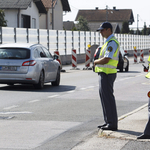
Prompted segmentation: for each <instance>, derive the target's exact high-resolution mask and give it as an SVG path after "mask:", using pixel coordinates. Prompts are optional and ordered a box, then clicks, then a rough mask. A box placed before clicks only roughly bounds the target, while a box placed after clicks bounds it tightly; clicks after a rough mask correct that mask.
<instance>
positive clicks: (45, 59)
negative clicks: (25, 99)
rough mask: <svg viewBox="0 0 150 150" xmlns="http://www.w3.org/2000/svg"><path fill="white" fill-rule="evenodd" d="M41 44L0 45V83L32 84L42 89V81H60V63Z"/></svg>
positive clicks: (56, 82) (56, 83)
mask: <svg viewBox="0 0 150 150" xmlns="http://www.w3.org/2000/svg"><path fill="white" fill-rule="evenodd" d="M57 58H58V57H57V56H55V55H54V56H52V55H51V53H50V52H49V51H48V49H47V48H45V47H44V46H42V45H41V44H29V43H27V44H26V43H23V44H19V43H13V44H2V45H0V84H8V85H14V84H16V83H21V84H33V85H34V87H35V88H37V89H42V88H43V86H44V83H47V82H51V83H52V85H54V86H58V85H59V83H60V64H59V62H58V61H57V60H56V59H57Z"/></svg>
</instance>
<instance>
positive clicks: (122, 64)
mask: <svg viewBox="0 0 150 150" xmlns="http://www.w3.org/2000/svg"><path fill="white" fill-rule="evenodd" d="M100 50H101V47H98V48H97V49H96V51H95V54H94V59H93V63H94V60H96V59H98V58H99V55H100ZM127 55H128V54H127V53H125V52H124V50H123V48H122V47H120V50H119V59H118V64H117V69H119V71H120V72H123V69H125V71H126V72H128V71H129V59H128V57H127ZM94 70H95V68H94V67H93V71H94Z"/></svg>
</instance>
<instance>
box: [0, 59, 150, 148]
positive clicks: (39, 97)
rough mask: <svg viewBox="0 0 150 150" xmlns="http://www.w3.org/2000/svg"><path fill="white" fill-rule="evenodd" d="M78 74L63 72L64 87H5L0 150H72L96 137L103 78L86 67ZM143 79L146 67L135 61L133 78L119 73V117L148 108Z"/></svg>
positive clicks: (0, 108)
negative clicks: (89, 137) (99, 91)
mask: <svg viewBox="0 0 150 150" xmlns="http://www.w3.org/2000/svg"><path fill="white" fill-rule="evenodd" d="M145 60H146V58H145ZM145 64H146V65H147V62H146V63H145ZM78 68H79V70H73V69H72V67H71V66H63V69H64V70H66V72H62V73H61V83H60V86H59V87H53V86H51V84H50V83H49V84H46V85H45V86H44V89H42V90H35V89H34V87H33V86H30V85H14V86H7V85H2V84H1V85H0V104H1V105H0V124H1V125H0V126H1V129H3V130H1V131H0V134H1V135H2V136H1V138H0V149H4V148H5V149H15V150H19V149H35V150H41V149H42V150H70V149H72V148H73V147H74V146H75V145H77V144H78V143H80V142H82V140H83V139H84V138H86V137H88V136H91V135H92V134H95V133H96V132H97V126H98V125H99V124H102V123H103V114H102V108H101V104H100V100H99V95H98V75H97V74H96V73H94V72H93V71H91V70H83V68H84V64H82V65H78ZM144 75H145V73H144V72H143V67H142V64H141V63H138V64H135V63H133V58H130V67H129V72H118V74H117V79H116V82H115V85H114V94H115V97H116V104H117V111H118V117H119V116H122V115H124V114H126V113H128V112H130V111H133V110H134V109H136V108H138V107H140V106H142V105H144V104H146V103H147V101H148V99H147V92H148V91H149V85H150V83H148V80H147V79H146V78H144ZM14 137H15V138H14Z"/></svg>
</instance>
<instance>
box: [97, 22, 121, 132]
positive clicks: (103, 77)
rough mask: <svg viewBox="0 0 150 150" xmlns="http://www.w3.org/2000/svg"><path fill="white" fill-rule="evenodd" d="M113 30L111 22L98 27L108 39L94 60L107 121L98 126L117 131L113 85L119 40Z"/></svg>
mask: <svg viewBox="0 0 150 150" xmlns="http://www.w3.org/2000/svg"><path fill="white" fill-rule="evenodd" d="M112 30H113V29H112V25H111V24H110V23H109V22H104V23H102V24H101V25H100V27H99V28H98V29H97V31H100V33H101V35H102V36H103V37H104V38H106V41H105V44H104V45H103V46H102V47H101V50H100V55H99V59H97V60H95V61H94V66H95V72H98V74H99V95H100V99H101V104H102V108H103V115H104V121H105V123H104V124H103V125H99V126H98V128H101V129H102V130H112V131H115V130H117V129H118V116H117V109H116V102H115V97H114V94H113V85H114V81H115V79H116V75H117V70H116V68H117V64H118V55H119V42H118V40H117V39H116V38H115V37H114V35H113V31H112Z"/></svg>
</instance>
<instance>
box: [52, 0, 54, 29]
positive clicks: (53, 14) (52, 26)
mask: <svg viewBox="0 0 150 150" xmlns="http://www.w3.org/2000/svg"><path fill="white" fill-rule="evenodd" d="M52 30H54V0H52Z"/></svg>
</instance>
